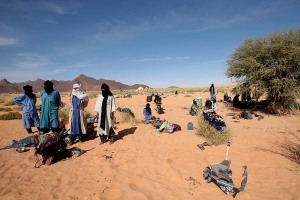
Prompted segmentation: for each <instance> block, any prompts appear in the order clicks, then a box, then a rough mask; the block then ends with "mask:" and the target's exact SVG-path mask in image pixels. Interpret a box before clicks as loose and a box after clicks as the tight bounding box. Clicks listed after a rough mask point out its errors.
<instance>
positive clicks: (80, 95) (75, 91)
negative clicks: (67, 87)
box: [72, 83, 88, 99]
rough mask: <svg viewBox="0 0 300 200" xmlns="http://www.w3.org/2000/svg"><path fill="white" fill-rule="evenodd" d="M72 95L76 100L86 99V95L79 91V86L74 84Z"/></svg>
mask: <svg viewBox="0 0 300 200" xmlns="http://www.w3.org/2000/svg"><path fill="white" fill-rule="evenodd" d="M72 95H73V96H76V97H77V98H78V99H86V98H88V97H87V95H86V94H84V93H83V92H82V91H81V84H78V83H75V84H74V85H73V90H72Z"/></svg>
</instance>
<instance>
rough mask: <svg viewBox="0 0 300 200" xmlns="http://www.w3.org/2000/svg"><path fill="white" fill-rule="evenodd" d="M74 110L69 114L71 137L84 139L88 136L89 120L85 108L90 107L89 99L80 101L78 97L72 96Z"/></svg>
mask: <svg viewBox="0 0 300 200" xmlns="http://www.w3.org/2000/svg"><path fill="white" fill-rule="evenodd" d="M71 101H72V108H71V110H70V113H69V125H70V129H71V134H70V136H71V137H72V136H77V137H79V138H81V137H82V134H86V130H87V119H86V114H85V112H84V108H86V107H87V105H88V98H84V99H82V100H80V99H79V98H77V97H76V96H73V95H71Z"/></svg>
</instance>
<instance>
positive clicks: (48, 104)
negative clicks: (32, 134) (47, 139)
mask: <svg viewBox="0 0 300 200" xmlns="http://www.w3.org/2000/svg"><path fill="white" fill-rule="evenodd" d="M41 97H42V113H41V123H40V128H47V129H50V128H58V126H59V118H58V109H59V105H60V101H61V100H60V94H59V92H58V91H56V90H53V91H52V92H51V93H50V94H47V93H46V92H45V90H42V91H41Z"/></svg>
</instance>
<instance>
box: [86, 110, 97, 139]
mask: <svg viewBox="0 0 300 200" xmlns="http://www.w3.org/2000/svg"><path fill="white" fill-rule="evenodd" d="M97 119H98V116H97V115H93V116H91V117H89V118H87V131H86V134H87V137H90V138H93V137H96V132H95V125H94V123H95V122H96V120H97Z"/></svg>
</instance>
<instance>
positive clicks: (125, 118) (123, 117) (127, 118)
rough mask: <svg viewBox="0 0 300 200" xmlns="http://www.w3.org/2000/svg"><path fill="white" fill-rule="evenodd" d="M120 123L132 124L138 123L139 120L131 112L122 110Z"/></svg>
mask: <svg viewBox="0 0 300 200" xmlns="http://www.w3.org/2000/svg"><path fill="white" fill-rule="evenodd" d="M120 117H121V119H120V121H119V122H120V123H130V124H136V123H137V120H136V118H134V117H132V116H131V115H130V114H129V113H126V112H121V113H120Z"/></svg>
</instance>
